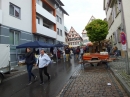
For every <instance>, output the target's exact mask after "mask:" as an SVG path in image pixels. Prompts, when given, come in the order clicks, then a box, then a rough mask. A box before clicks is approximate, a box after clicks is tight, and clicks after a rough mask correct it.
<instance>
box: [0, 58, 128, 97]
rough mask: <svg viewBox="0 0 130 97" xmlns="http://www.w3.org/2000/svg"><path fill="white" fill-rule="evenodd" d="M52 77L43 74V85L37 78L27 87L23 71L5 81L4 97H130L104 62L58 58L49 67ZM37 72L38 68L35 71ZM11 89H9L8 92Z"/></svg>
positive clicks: (1, 90) (2, 89) (1, 89)
mask: <svg viewBox="0 0 130 97" xmlns="http://www.w3.org/2000/svg"><path fill="white" fill-rule="evenodd" d="M48 71H49V73H50V74H51V80H50V81H48V80H47V77H46V76H45V75H44V85H43V86H41V85H39V82H40V80H39V76H38V79H37V81H35V82H33V83H32V84H31V85H30V86H27V85H26V84H27V82H28V79H27V78H28V75H27V73H26V74H23V75H20V76H18V77H15V78H12V79H10V80H7V81H4V83H3V84H2V85H1V86H0V94H1V97H57V95H58V97H128V96H127V94H126V92H125V91H124V90H123V88H122V87H121V85H120V84H119V83H118V81H117V80H116V79H115V77H114V76H113V74H112V73H111V71H110V70H109V69H106V67H105V65H100V66H96V67H95V66H94V67H92V66H90V65H89V64H86V65H85V69H83V66H81V65H79V64H78V61H77V60H74V58H72V59H71V61H70V62H65V63H64V62H62V60H61V61H59V62H58V63H57V64H51V65H50V66H49V68H48ZM33 72H34V73H35V74H36V75H38V69H35V70H34V71H33ZM7 91H8V92H7Z"/></svg>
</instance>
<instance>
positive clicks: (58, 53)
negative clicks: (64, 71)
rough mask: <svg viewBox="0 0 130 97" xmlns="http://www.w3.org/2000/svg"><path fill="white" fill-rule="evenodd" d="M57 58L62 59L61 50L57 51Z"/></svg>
mask: <svg viewBox="0 0 130 97" xmlns="http://www.w3.org/2000/svg"><path fill="white" fill-rule="evenodd" d="M57 57H58V60H60V57H61V51H60V50H59V49H57Z"/></svg>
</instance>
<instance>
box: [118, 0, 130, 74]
mask: <svg viewBox="0 0 130 97" xmlns="http://www.w3.org/2000/svg"><path fill="white" fill-rule="evenodd" d="M118 1H119V3H120V5H121V23H122V25H121V31H123V32H124V33H125V34H126V41H127V42H126V51H125V61H126V73H127V74H128V75H129V74H130V70H129V58H128V40H127V32H126V24H125V17H124V9H123V0H118Z"/></svg>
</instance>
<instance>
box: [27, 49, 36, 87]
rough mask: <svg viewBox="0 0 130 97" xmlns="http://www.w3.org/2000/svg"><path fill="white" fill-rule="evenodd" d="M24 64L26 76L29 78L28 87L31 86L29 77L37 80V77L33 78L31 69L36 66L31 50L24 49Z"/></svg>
mask: <svg viewBox="0 0 130 97" xmlns="http://www.w3.org/2000/svg"><path fill="white" fill-rule="evenodd" d="M25 63H26V65H27V71H28V76H29V83H28V85H31V84H32V81H31V76H33V78H34V80H36V78H37V76H35V75H34V74H33V73H32V68H33V66H34V64H36V60H35V55H34V53H33V52H32V50H31V48H27V49H26V54H25Z"/></svg>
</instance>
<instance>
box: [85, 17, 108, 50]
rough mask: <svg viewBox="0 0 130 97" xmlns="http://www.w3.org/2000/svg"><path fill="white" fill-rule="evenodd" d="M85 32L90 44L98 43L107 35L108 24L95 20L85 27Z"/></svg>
mask: <svg viewBox="0 0 130 97" xmlns="http://www.w3.org/2000/svg"><path fill="white" fill-rule="evenodd" d="M85 30H86V31H87V36H88V37H89V40H90V41H91V42H99V48H100V41H102V40H104V39H106V36H107V34H108V23H107V22H106V21H104V20H101V19H95V20H93V21H92V22H90V23H89V24H88V25H86V27H85Z"/></svg>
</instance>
